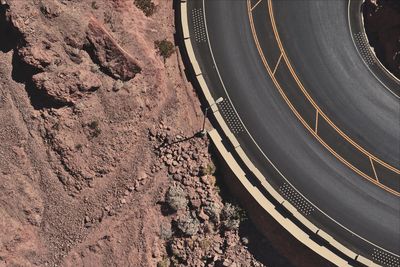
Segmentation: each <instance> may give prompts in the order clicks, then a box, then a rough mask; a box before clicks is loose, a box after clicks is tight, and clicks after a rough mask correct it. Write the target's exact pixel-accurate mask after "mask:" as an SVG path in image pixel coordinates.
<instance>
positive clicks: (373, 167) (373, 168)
mask: <svg viewBox="0 0 400 267" xmlns="http://www.w3.org/2000/svg"><path fill="white" fill-rule="evenodd" d="M369 162H371V166H372V170H373V171H374V175H375V178H376V180H377V181H378V182H379V179H378V175H377V174H376V170H375V165H374V162H373V161H372V158H371V157H370V158H369Z"/></svg>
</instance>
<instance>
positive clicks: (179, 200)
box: [165, 185, 188, 211]
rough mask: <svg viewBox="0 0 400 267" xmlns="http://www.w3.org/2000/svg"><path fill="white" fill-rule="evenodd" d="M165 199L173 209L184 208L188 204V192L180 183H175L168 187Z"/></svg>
mask: <svg viewBox="0 0 400 267" xmlns="http://www.w3.org/2000/svg"><path fill="white" fill-rule="evenodd" d="M165 201H166V202H167V204H168V206H169V207H170V208H171V209H172V210H173V211H178V210H184V209H186V207H187V205H188V200H187V194H186V192H185V191H184V190H183V189H182V187H180V186H179V185H173V186H171V187H170V188H169V189H168V191H167V193H166V195H165Z"/></svg>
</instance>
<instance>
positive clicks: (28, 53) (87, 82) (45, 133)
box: [0, 0, 287, 266]
mask: <svg viewBox="0 0 400 267" xmlns="http://www.w3.org/2000/svg"><path fill="white" fill-rule="evenodd" d="M140 2H141V1H136V4H140ZM142 2H143V1H142ZM144 2H146V1H144ZM153 2H154V7H155V9H154V10H153V11H154V12H153V14H152V15H151V16H149V17H147V16H146V15H145V14H144V12H143V11H142V10H140V9H139V8H137V6H135V1H131V0H129V1H128V0H126V1H125V0H112V1H111V0H96V1H78V0H26V1H25V0H24V1H21V0H7V1H4V0H2V1H1V5H0V125H1V127H0V192H1V193H0V266H156V265H157V263H158V266H169V265H171V266H206V265H207V266H262V265H263V264H266V263H268V262H270V263H272V264H273V266H287V262H286V261H285V260H284V259H281V258H280V257H279V256H277V255H276V254H274V250H273V249H272V247H271V246H270V244H268V242H267V241H266V240H264V239H262V238H260V237H259V234H258V233H257V232H255V231H254V226H252V225H251V223H250V222H241V221H242V219H243V214H242V212H241V211H240V209H238V208H236V206H232V205H230V204H227V203H226V201H225V200H224V199H222V198H221V196H220V194H219V191H218V187H217V186H216V185H215V177H214V176H213V175H212V174H213V168H212V166H213V165H212V162H211V156H210V155H209V153H208V140H207V139H206V138H199V137H195V136H194V134H195V133H196V132H197V131H198V130H199V129H200V127H201V123H202V112H201V110H200V104H199V102H198V100H197V97H196V95H195V93H194V91H193V89H192V87H191V86H190V84H189V83H188V82H187V81H186V78H185V76H184V74H183V66H182V64H181V62H180V57H179V52H178V50H176V51H175V52H174V53H173V54H172V56H171V57H170V58H168V59H166V60H165V62H164V59H163V58H162V57H161V56H160V55H159V53H158V52H157V49H155V46H154V42H155V41H159V40H164V39H166V40H171V41H172V40H173V33H174V16H173V9H172V6H173V5H172V1H171V0H159V1H155V0H154V1H153ZM177 188H180V189H177ZM174 190H175V191H176V190H177V191H176V192H175V191H174ZM182 191H183V193H182ZM168 192H169V193H168ZM179 192H181V193H179ZM166 194H167V197H166ZM168 194H169V195H168ZM171 194H172V195H171ZM174 201H175V202H174ZM174 203H175V204H174ZM176 205H177V206H176ZM239 226H240V227H242V228H243V229H250V230H247V232H246V231H245V232H246V233H247V234H246V236H243V234H241V235H239ZM249 242H250V243H251V244H252V245H253V247H254V246H255V247H258V249H259V251H261V253H260V252H259V253H258V254H257V253H256V254H252V253H251V252H250V251H249V249H248V246H247V245H248V244H249ZM257 242H258V243H257ZM261 254H263V255H262V256H260V255H261ZM255 258H258V259H259V260H261V261H262V262H263V263H261V262H259V261H257V260H256V259H255Z"/></svg>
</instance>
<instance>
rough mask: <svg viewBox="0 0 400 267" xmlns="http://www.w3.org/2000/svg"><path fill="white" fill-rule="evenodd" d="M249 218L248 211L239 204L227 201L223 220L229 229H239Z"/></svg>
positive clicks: (222, 216) (222, 213)
mask: <svg viewBox="0 0 400 267" xmlns="http://www.w3.org/2000/svg"><path fill="white" fill-rule="evenodd" d="M246 219H247V216H246V212H245V211H244V210H243V209H241V208H240V207H239V206H235V205H233V204H231V203H226V204H225V206H224V208H223V209H222V212H221V220H222V222H223V225H224V226H225V228H226V229H227V230H234V229H238V228H239V225H240V223H241V222H243V221H244V220H246Z"/></svg>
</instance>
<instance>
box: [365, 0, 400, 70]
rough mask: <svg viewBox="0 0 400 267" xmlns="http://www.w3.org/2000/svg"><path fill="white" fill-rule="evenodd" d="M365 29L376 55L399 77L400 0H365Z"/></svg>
mask: <svg viewBox="0 0 400 267" xmlns="http://www.w3.org/2000/svg"><path fill="white" fill-rule="evenodd" d="M363 16H364V23H365V30H366V32H367V35H368V40H369V42H370V44H371V46H372V47H373V48H374V50H375V53H376V56H377V57H378V59H379V60H380V61H381V62H382V64H383V65H384V66H385V67H386V68H387V69H388V70H389V71H390V72H392V73H393V74H394V75H395V76H396V77H397V78H400V42H399V39H400V2H399V1H391V0H378V1H377V0H367V1H366V2H365V3H364V5H363Z"/></svg>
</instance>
